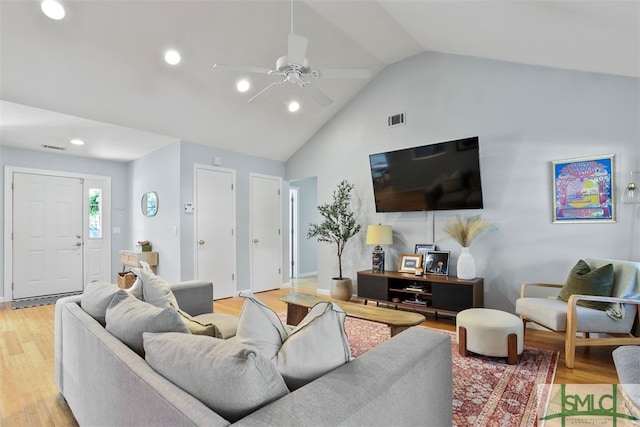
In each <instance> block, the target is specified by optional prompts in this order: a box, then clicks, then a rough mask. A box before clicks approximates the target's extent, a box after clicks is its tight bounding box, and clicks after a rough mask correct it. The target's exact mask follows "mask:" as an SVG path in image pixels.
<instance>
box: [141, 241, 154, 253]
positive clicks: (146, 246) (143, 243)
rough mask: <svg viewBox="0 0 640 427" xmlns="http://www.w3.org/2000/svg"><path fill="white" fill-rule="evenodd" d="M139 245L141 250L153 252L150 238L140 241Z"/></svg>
mask: <svg viewBox="0 0 640 427" xmlns="http://www.w3.org/2000/svg"><path fill="white" fill-rule="evenodd" d="M138 247H139V248H140V251H141V252H151V243H150V242H149V241H148V240H140V241H138Z"/></svg>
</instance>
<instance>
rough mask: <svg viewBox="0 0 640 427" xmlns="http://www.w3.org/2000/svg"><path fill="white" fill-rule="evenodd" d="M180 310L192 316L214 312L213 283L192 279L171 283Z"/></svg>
mask: <svg viewBox="0 0 640 427" xmlns="http://www.w3.org/2000/svg"><path fill="white" fill-rule="evenodd" d="M171 291H172V292H173V294H174V295H175V297H176V300H177V301H178V306H179V307H180V310H182V311H186V312H187V313H189V314H190V315H192V316H197V315H199V314H204V313H211V312H213V283H211V282H206V281H204V280H190V281H187V282H180V283H175V284H173V285H171Z"/></svg>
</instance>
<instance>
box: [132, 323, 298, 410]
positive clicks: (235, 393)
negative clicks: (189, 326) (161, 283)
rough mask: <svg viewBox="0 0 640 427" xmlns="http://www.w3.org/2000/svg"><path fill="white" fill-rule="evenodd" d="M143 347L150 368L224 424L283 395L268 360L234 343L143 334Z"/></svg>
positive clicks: (285, 391)
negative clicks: (200, 402)
mask: <svg viewBox="0 0 640 427" xmlns="http://www.w3.org/2000/svg"><path fill="white" fill-rule="evenodd" d="M144 349H145V353H146V355H145V359H146V360H147V363H149V365H150V366H151V367H152V368H153V369H155V370H156V371H157V372H159V373H160V374H161V375H162V376H164V377H165V378H167V379H168V380H169V381H171V382H173V383H174V384H176V385H177V386H178V387H180V388H182V389H183V390H185V391H186V392H188V393H189V394H191V395H193V396H195V397H196V398H197V399H198V400H200V401H202V402H203V403H204V404H205V405H207V406H208V407H209V408H211V409H212V410H214V411H215V412H217V413H218V414H220V415H221V416H223V417H224V418H226V419H227V420H228V421H230V422H235V421H237V420H239V419H241V418H243V417H244V416H245V415H247V414H249V413H251V412H253V411H255V410H256V409H258V408H260V407H262V406H265V405H267V404H269V403H271V402H272V401H274V400H276V399H279V398H280V397H282V396H284V395H286V394H288V393H289V390H288V389H287V387H286V385H285V383H284V380H283V379H282V376H281V375H280V373H279V372H278V370H277V369H276V367H275V365H274V364H273V362H271V361H270V360H268V359H267V358H265V357H263V356H261V355H260V354H259V353H258V352H256V350H254V349H251V348H249V347H246V346H243V345H242V344H240V343H238V342H236V341H229V340H220V339H217V338H212V337H205V336H197V335H185V334H176V333H167V334H153V333H145V334H144Z"/></svg>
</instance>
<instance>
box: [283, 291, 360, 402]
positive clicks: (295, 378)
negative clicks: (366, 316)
mask: <svg viewBox="0 0 640 427" xmlns="http://www.w3.org/2000/svg"><path fill="white" fill-rule="evenodd" d="M345 317H346V314H345V312H344V311H342V309H341V308H340V307H338V306H337V305H335V304H332V303H330V302H320V303H318V304H316V305H314V306H313V307H312V308H311V310H310V311H309V313H308V314H307V315H306V316H305V318H304V319H303V320H302V321H301V322H300V324H298V326H296V328H295V329H294V330H293V331H291V333H290V334H289V336H288V337H287V339H286V341H285V342H284V344H283V345H282V347H281V348H280V351H278V354H277V355H276V358H275V362H276V366H277V367H278V371H280V373H281V374H282V376H283V377H284V380H285V382H286V383H287V386H288V387H289V390H291V391H293V390H295V389H297V388H299V387H302V386H303V385H305V384H307V383H309V382H311V381H313V380H315V379H316V378H318V377H320V376H322V375H324V374H325V373H327V372H329V371H332V370H333V369H335V368H337V367H339V366H341V365H344V364H345V363H347V362H349V360H351V349H350V347H349V339H348V337H347V333H346V331H345V329H344V319H345Z"/></svg>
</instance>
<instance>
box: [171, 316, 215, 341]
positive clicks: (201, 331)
mask: <svg viewBox="0 0 640 427" xmlns="http://www.w3.org/2000/svg"><path fill="white" fill-rule="evenodd" d="M176 311H177V312H178V314H179V315H180V318H181V319H182V321H183V322H184V324H185V326H186V327H187V328H188V329H189V332H191V333H192V334H194V335H206V336H209V337H215V338H223V336H222V332H220V330H219V329H218V327H217V326H216V325H215V324H214V323H213V322H210V321H207V319H196V318H195V317H193V316H191V315H190V314H189V313H187V312H185V311H182V310H180V309H178V310H176Z"/></svg>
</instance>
